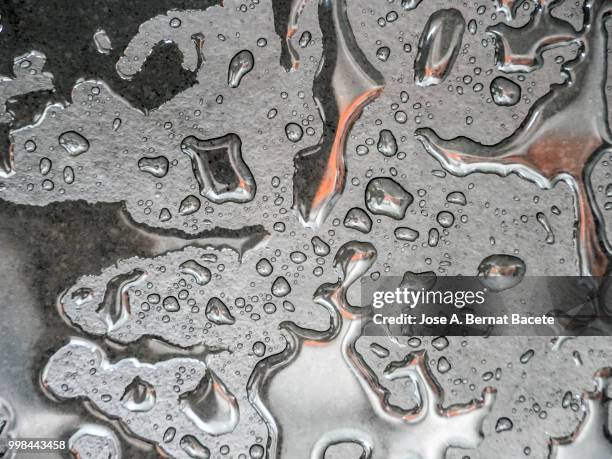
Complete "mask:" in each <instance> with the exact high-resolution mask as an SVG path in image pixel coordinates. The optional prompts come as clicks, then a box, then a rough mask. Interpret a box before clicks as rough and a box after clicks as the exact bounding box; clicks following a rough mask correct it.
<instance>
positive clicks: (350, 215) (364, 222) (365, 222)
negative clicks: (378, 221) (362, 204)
mask: <svg viewBox="0 0 612 459" xmlns="http://www.w3.org/2000/svg"><path fill="white" fill-rule="evenodd" d="M344 226H346V227H347V228H351V229H355V230H357V231H360V232H362V233H369V232H370V230H371V229H372V219H371V218H370V216H369V215H368V214H367V213H366V212H365V211H364V210H363V209H360V208H359V207H353V208H352V209H350V210H349V211H348V212H347V213H346V217H344Z"/></svg>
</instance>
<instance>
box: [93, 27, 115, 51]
mask: <svg viewBox="0 0 612 459" xmlns="http://www.w3.org/2000/svg"><path fill="white" fill-rule="evenodd" d="M93 40H94V43H95V45H96V49H97V50H98V52H99V53H101V54H108V53H110V52H111V51H112V50H113V46H112V43H111V40H110V38H109V37H108V35H107V34H106V31H104V30H103V29H98V30H97V31H96V33H94V36H93Z"/></svg>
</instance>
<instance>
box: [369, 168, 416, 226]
mask: <svg viewBox="0 0 612 459" xmlns="http://www.w3.org/2000/svg"><path fill="white" fill-rule="evenodd" d="M413 200H414V197H413V196H412V194H410V193H409V192H407V191H406V190H404V189H403V188H402V186H401V185H400V184H399V183H397V182H395V181H393V180H391V179H389V178H385V177H379V178H375V179H372V180H371V181H370V183H368V186H367V188H366V196H365V202H366V206H367V208H368V210H369V211H370V212H372V213H373V214H377V215H386V216H388V217H391V218H395V219H396V220H401V219H402V218H404V215H405V214H406V209H407V208H408V206H409V205H410V204H411V203H412V201H413Z"/></svg>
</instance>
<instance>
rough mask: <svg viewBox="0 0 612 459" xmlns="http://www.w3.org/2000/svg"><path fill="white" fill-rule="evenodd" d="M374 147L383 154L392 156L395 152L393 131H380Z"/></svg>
mask: <svg viewBox="0 0 612 459" xmlns="http://www.w3.org/2000/svg"><path fill="white" fill-rule="evenodd" d="M376 147H377V148H378V151H379V152H381V153H382V154H383V155H384V156H394V155H395V154H396V153H397V141H396V140H395V136H394V135H393V133H392V132H391V131H389V130H388V129H383V130H382V131H380V134H379V137H378V144H377V145H376Z"/></svg>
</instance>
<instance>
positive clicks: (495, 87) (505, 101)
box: [490, 76, 521, 107]
mask: <svg viewBox="0 0 612 459" xmlns="http://www.w3.org/2000/svg"><path fill="white" fill-rule="evenodd" d="M490 90H491V97H493V102H495V103H496V104H497V105H500V106H502V107H510V106H512V105H516V104H517V103H518V101H519V100H520V99H521V87H520V86H519V85H518V84H516V83H515V82H514V81H512V80H509V79H508V78H506V77H501V76H500V77H497V78H495V79H494V80H493V81H491V86H490Z"/></svg>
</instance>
